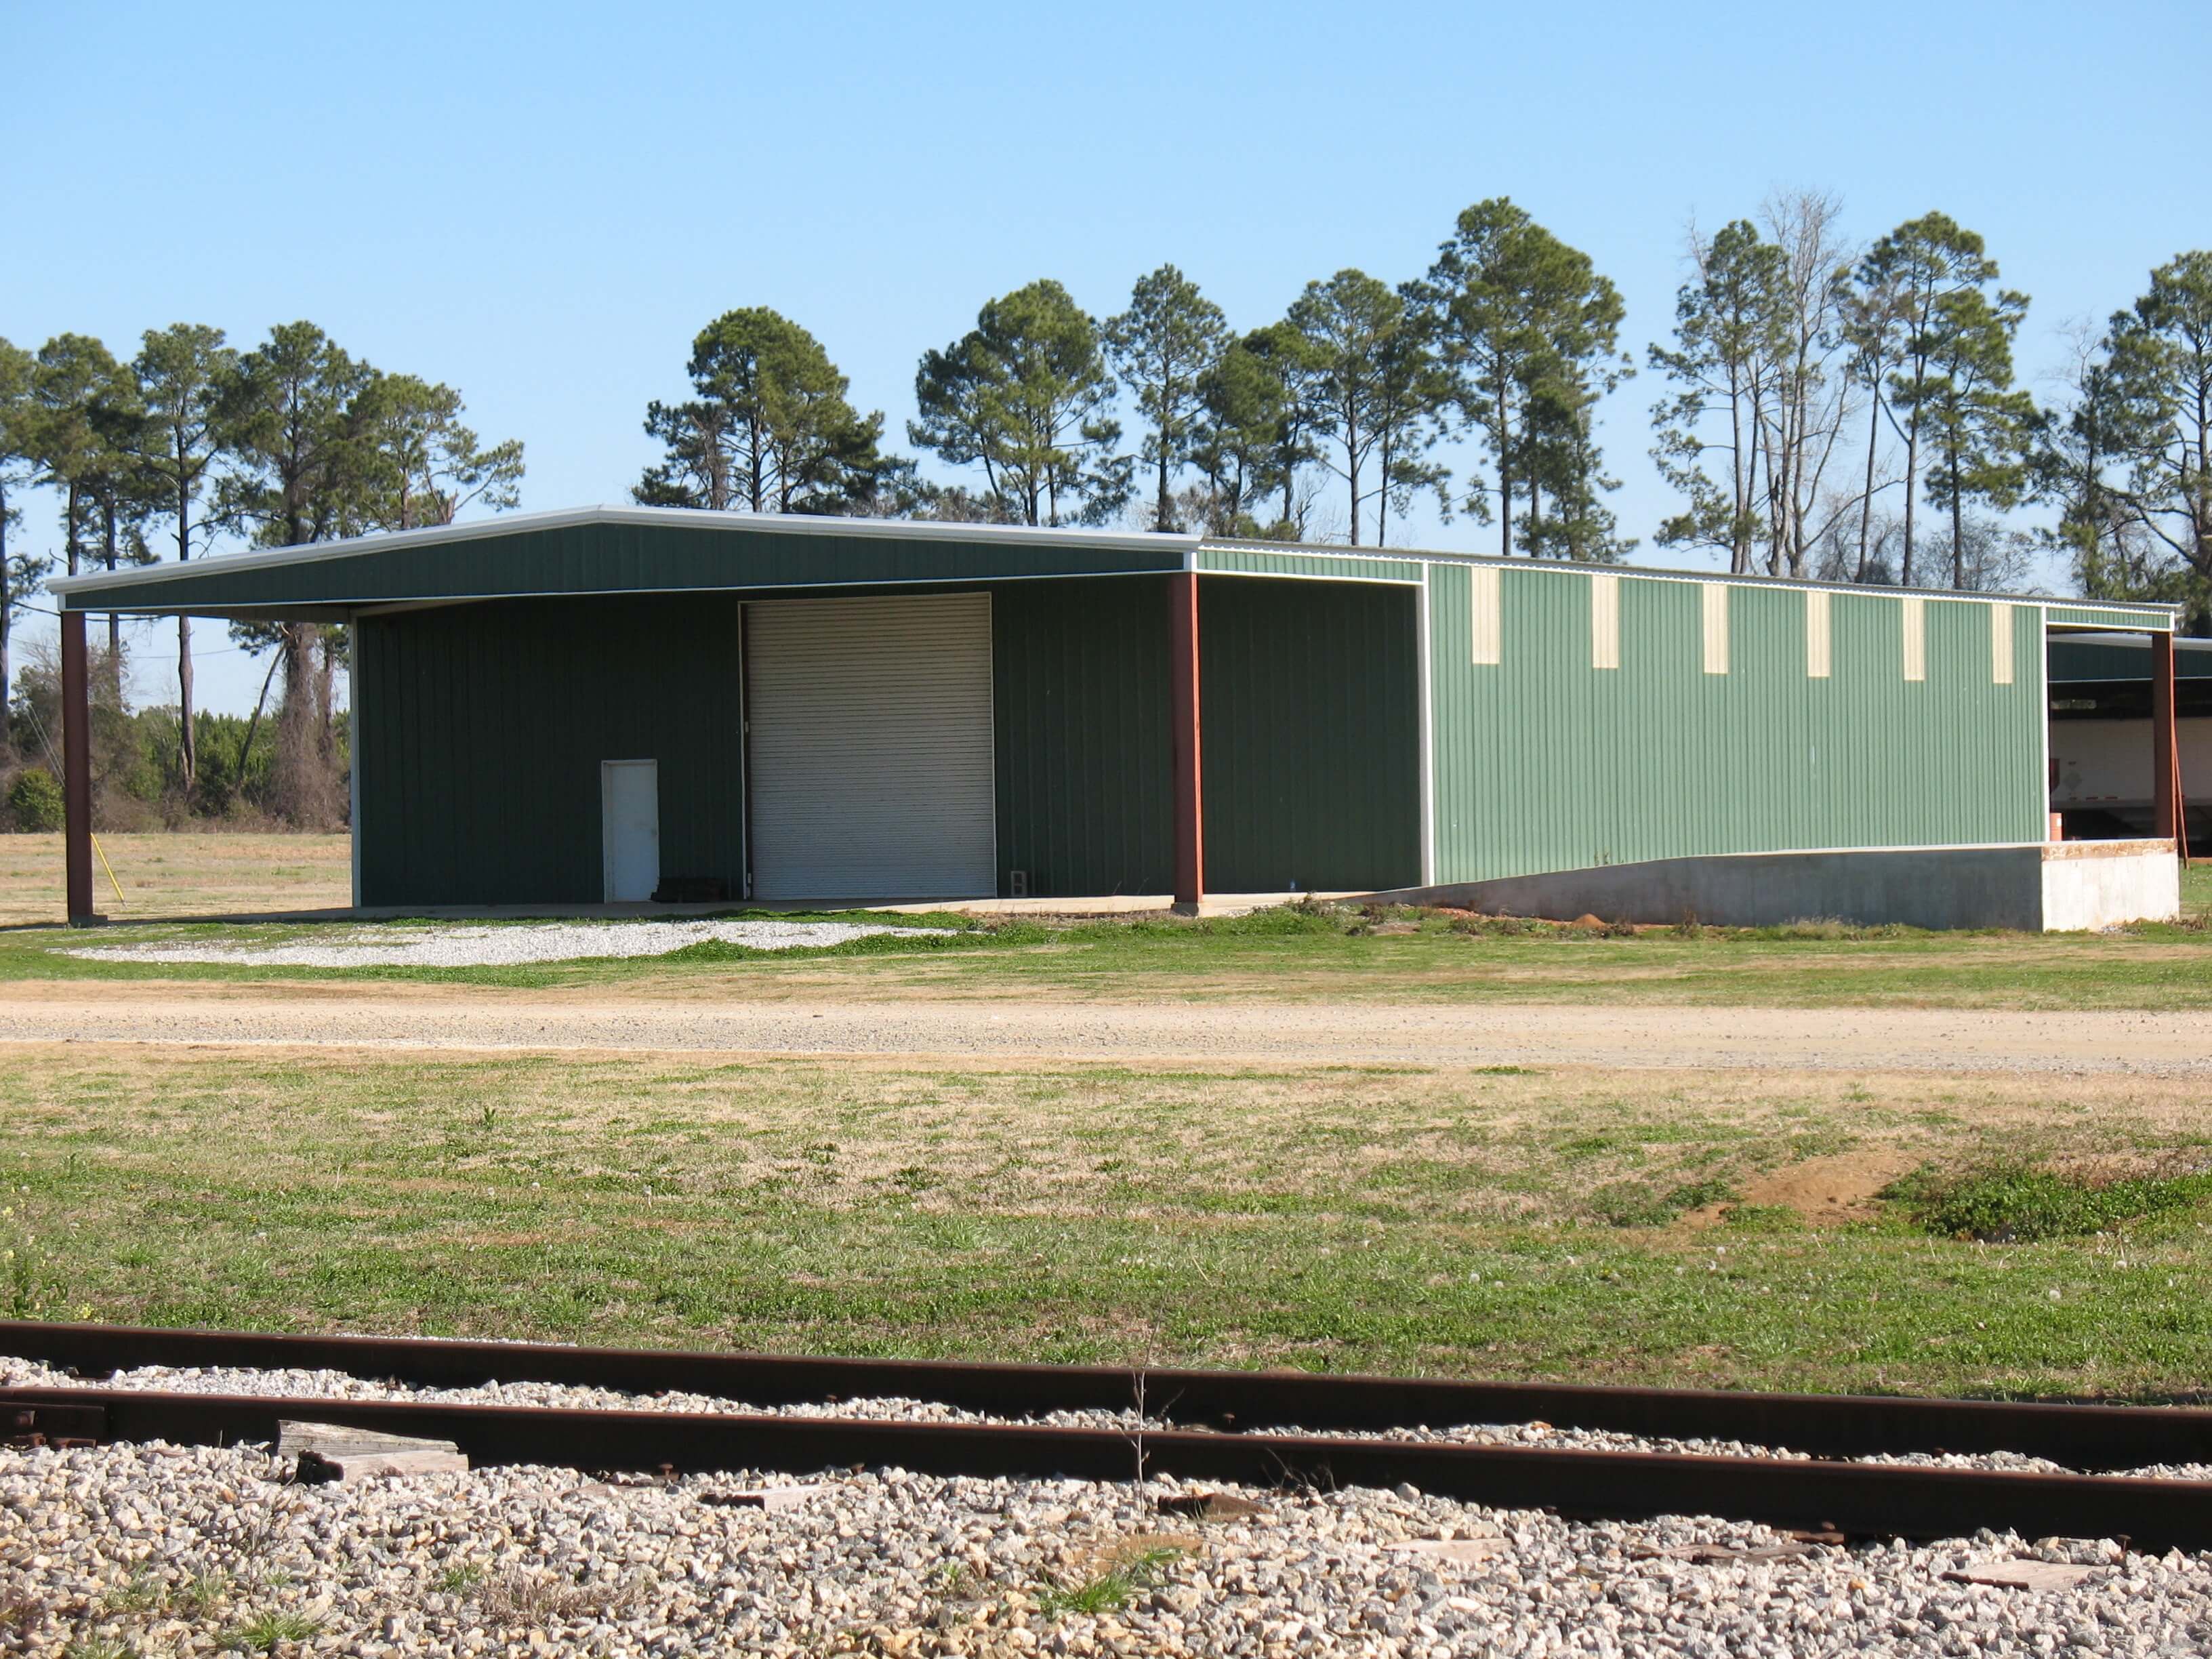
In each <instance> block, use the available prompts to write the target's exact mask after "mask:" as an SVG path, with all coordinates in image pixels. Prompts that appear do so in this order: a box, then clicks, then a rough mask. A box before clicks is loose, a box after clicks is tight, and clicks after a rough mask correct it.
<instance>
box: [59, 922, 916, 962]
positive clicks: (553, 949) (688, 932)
mask: <svg viewBox="0 0 2212 1659" xmlns="http://www.w3.org/2000/svg"><path fill="white" fill-rule="evenodd" d="M950 932H951V929H950V928H945V927H888V926H885V925H884V924H883V923H881V922H859V921H612V922H599V923H568V922H555V923H551V924H549V925H546V926H543V927H538V926H526V925H521V924H516V925H513V926H509V927H406V928H398V927H379V928H354V927H348V928H346V929H344V930H343V942H342V943H341V942H333V943H331V944H326V945H301V944H286V945H251V944H221V943H215V942H210V943H206V944H199V945H162V944H144V945H95V946H93V947H92V948H90V949H88V950H81V951H64V953H63V954H64V955H66V956H72V957H87V958H88V959H90V960H92V961H94V962H169V963H190V962H228V963H240V964H243V965H245V966H247V967H254V968H501V967H510V966H513V965H515V964H517V963H529V962H574V961H578V960H580V959H582V958H586V957H665V956H666V955H667V954H668V953H669V952H670V951H680V950H682V949H683V948H684V946H685V945H698V944H701V943H703V942H705V941H707V940H709V939H714V940H719V941H720V942H721V943H723V944H725V945H744V946H746V947H747V948H748V949H750V950H755V951H795V950H801V949H821V948H823V947H825V946H828V945H846V944H849V943H851V942H852V941H853V940H854V939H871V938H873V937H874V936H876V935H877V934H878V933H915V934H935V935H939V936H942V935H943V934H945V933H950Z"/></svg>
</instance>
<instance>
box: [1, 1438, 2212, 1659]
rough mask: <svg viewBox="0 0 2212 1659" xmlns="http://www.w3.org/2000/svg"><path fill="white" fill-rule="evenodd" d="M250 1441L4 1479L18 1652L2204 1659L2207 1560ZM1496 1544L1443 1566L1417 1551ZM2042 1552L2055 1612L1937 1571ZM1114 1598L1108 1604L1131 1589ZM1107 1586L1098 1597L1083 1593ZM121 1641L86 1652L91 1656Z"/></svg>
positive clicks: (40, 1454)
mask: <svg viewBox="0 0 2212 1659" xmlns="http://www.w3.org/2000/svg"><path fill="white" fill-rule="evenodd" d="M286 1474H287V1471H286V1470H285V1468H284V1467H283V1465H282V1464H281V1463H280V1462H277V1461H276V1460H275V1459H273V1458H271V1457H270V1456H269V1455H267V1453H266V1452H265V1451H264V1450H263V1449H255V1448H240V1447H232V1448H228V1449H219V1450H218V1449H210V1448H202V1447H168V1446H162V1445H159V1444H150V1445H144V1446H112V1447H105V1448H100V1449H76V1450H68V1451H55V1450H51V1449H39V1450H30V1451H21V1450H6V1451H0V1618H4V1619H5V1620H8V1621H9V1622H8V1624H7V1625H5V1626H0V1651H5V1650H10V1649H12V1650H14V1651H17V1652H21V1653H25V1654H32V1655H39V1656H43V1659H58V1656H61V1655H64V1654H65V1653H67V1652H69V1651H70V1648H71V1644H76V1651H77V1652H79V1653H83V1652H88V1651H117V1650H123V1651H136V1652H138V1653H141V1654H144V1655H148V1656H152V1655H157V1654H158V1655H199V1654H210V1653H214V1652H216V1651H219V1650H222V1649H223V1647H224V1646H225V1645H226V1644H239V1643H240V1641H241V1640H242V1639H243V1638H245V1637H246V1634H247V1633H249V1632H253V1631H255V1630H257V1629H258V1630H260V1631H262V1632H269V1631H270V1630H274V1629H278V1628H282V1629H284V1630H288V1631H289V1632H295V1635H297V1636H298V1637H299V1638H300V1639H299V1644H298V1645H297V1646H296V1647H293V1648H284V1647H283V1646H282V1645H281V1644H280V1646H279V1649H278V1650H283V1651H300V1652H314V1653H321V1654H340V1655H349V1656H362V1659H369V1656H374V1659H392V1656H399V1655H416V1654H426V1655H437V1656H444V1655H485V1654H506V1653H532V1652H537V1653H562V1654H569V1653H575V1654H604V1655H608V1656H633V1655H635V1656H643V1655H678V1654H684V1655H690V1654H702V1655H703V1654H737V1653H747V1654H768V1655H775V1656H798V1655H802V1654H805V1655H812V1654H824V1653H872V1654H890V1655H900V1656H922V1655H975V1656H982V1655H1033V1654H1071V1655H1093V1654H1114V1655H1125V1654H1163V1655H1178V1656H1180V1655H1237V1656H1244V1655H1252V1656H1277V1655H1281V1656H1290V1655H1303V1654H1309V1653H1341V1654H1359V1655H1374V1656H1401V1655H1402V1656H1419V1659H1444V1656H1458V1655H1480V1654H1491V1655H1498V1656H1515V1659H1519V1656H1531V1659H1534V1656H1540V1655H1541V1656H1550V1655H1558V1654H1590V1655H1622V1656H1628V1655H1637V1656H1641V1655H1662V1654H1663V1655H1681V1654H1687V1655H1716V1656H1738V1655H1741V1656H1746V1659H1750V1656H1774V1655H1790V1656H1797V1655H1804V1656H1826V1655H1838V1656H1842V1655H1850V1656H1858V1655H1865V1654H1904V1655H1930V1656H1939V1655H1940V1656H1948V1655H1963V1654H1992V1655H2009V1654H2021V1655H2029V1654H2038V1655H2040V1654H2056V1653H2066V1654H2081V1655H2089V1654H2099V1655H2102V1654H2115V1655H2118V1654H2126V1655H2157V1656H2166V1655H2177V1656H2178V1655H2182V1654H2201V1653H2202V1652H2203V1651H2205V1650H2206V1648H2207V1645H2208V1644H2212V1559H2208V1558H2206V1557H2204V1556H2184V1555H2181V1554H2179V1553H2174V1554H2169V1555H2167V1556H2165V1557H2162V1558H2147V1557H2142V1556H2130V1555H2127V1554H2125V1553H2124V1552H2123V1551H2122V1550H2120V1548H2119V1547H2118V1546H2116V1545H2113V1544H2110V1543H2107V1542H2104V1541H2045V1542H2044V1543H2043V1544H2041V1545H2032V1544H2028V1543H2027V1542H2024V1541H2021V1540H2020V1539H2017V1538H2014V1537H2010V1536H1999V1535H1995V1534H1983V1535H1980V1536H1978V1537H1977V1538H1975V1539H1973V1540H1972V1541H1954V1542H1951V1543H1947V1544H1942V1545H1938V1546H1934V1547H1906V1546H1903V1545H1885V1546H1875V1547H1859V1548H1852V1549H1844V1548H1840V1547H1814V1548H1813V1549H1812V1550H1810V1551H1808V1552H1807V1553H1803V1554H1800V1555H1795V1556H1784V1557H1782V1558H1781V1559H1765V1560H1760V1559H1735V1560H1723V1561H1720V1562H1717V1563H1699V1562H1694V1561H1689V1560H1685V1559H1681V1553H1683V1552H1686V1551H1687V1550H1688V1549H1689V1548H1690V1547H1692V1546H1696V1545H1719V1546H1723V1547H1729V1548H1736V1549H1758V1548H1761V1547H1771V1546H1773V1545H1775V1544H1777V1543H1778V1542H1780V1540H1778V1538H1777V1537H1776V1536H1775V1535H1774V1534H1771V1533H1769V1532H1767V1531H1765V1529H1764V1528H1757V1527H1747V1526H1739V1525H1732V1524H1729V1523H1727V1522H1716V1521H1710V1520H1694V1519H1668V1520H1662V1521H1658V1522H1640V1523H1634V1524H1628V1523H1611V1524H1602V1525H1580V1524H1575V1523H1571V1522H1563V1521H1560V1520H1559V1519H1557V1518H1556V1517H1553V1516H1546V1515H1541V1514H1534V1513H1528V1512H1522V1511H1501V1510H1483V1509H1479V1508H1475V1507H1472V1506H1468V1505H1465V1504H1456V1503H1452V1502H1449V1501H1447V1500H1443V1499H1439V1498H1431V1497H1428V1496H1426V1495H1425V1494H1423V1493H1421V1492H1418V1491H1416V1490H1415V1489H1414V1488H1413V1487H1410V1486H1402V1487H1400V1488H1399V1489H1398V1490H1397V1491H1395V1492H1377V1491H1374V1490H1370V1489H1358V1488H1347V1489H1345V1490H1342V1491H1338V1492H1297V1493H1290V1494H1285V1493H1278V1492H1249V1493H1246V1494H1243V1495H1245V1496H1247V1497H1249V1498H1252V1499H1253V1500H1254V1501H1255V1502H1256V1504H1258V1505H1259V1507H1260V1510H1261V1513H1259V1514H1257V1515H1255V1516H1249V1517H1246V1518H1239V1519H1236V1520H1232V1521H1226V1522H1211V1523H1209V1522H1190V1521H1188V1520H1183V1519H1181V1518H1170V1517H1164V1516H1162V1515H1160V1514H1159V1513H1158V1510H1156V1509H1155V1508H1154V1507H1153V1504H1154V1503H1155V1502H1156V1501H1157V1500H1158V1499H1159V1498H1165V1497H1171V1496H1174V1495H1176V1494H1177V1493H1179V1492H1182V1491H1183V1490H1184V1489H1183V1488H1182V1487H1180V1486H1178V1485H1177V1484H1176V1482H1173V1481H1167V1480H1163V1481H1155V1482H1152V1483H1151V1484H1150V1485H1149V1486H1148V1487H1147V1488H1146V1490H1145V1491H1143V1492H1140V1491H1139V1488H1137V1487H1136V1486H1134V1485H1133V1484H1129V1485H1121V1486H1107V1485H1094V1484H1086V1483H1081V1482H1074V1481H1049V1480H1048V1481H1022V1480H964V1479H939V1478H937V1477H933V1476H925V1475H918V1474H908V1473H906V1472H903V1471H900V1470H896V1469H894V1470H886V1471H884V1472H881V1473H878V1474H842V1473H841V1474H823V1475H820V1476H817V1477H814V1478H812V1479H811V1480H806V1481H805V1482H804V1483H803V1484H804V1488H805V1491H804V1495H803V1497H802V1498H801V1499H800V1500H799V1502H797V1503H796V1504H792V1505H791V1506H789V1507H787V1508H780V1509H775V1510H762V1509H758V1508H749V1507H742V1506H739V1505H738V1504H733V1503H732V1502H730V1501H729V1499H730V1498H732V1496H733V1494H734V1493H735V1492H737V1491H738V1489H740V1488H742V1487H744V1486H750V1485H753V1484H756V1483H757V1482H758V1481H759V1480H763V1479H773V1480H787V1477H763V1476H760V1475H757V1474H746V1473H744V1472H733V1473H732V1474H727V1475H708V1476H697V1477H686V1478H683V1479H679V1480H671V1481H667V1482H662V1481H659V1480H638V1479H635V1478H628V1477H625V1478H622V1479H619V1480H600V1479H593V1478H592V1476H590V1475H588V1474H578V1473H575V1472H574V1471H570V1470H565V1469H546V1468H492V1469H484V1470H479V1471H475V1472H472V1473H470V1474H431V1475H420V1476H415V1477H407V1478H398V1477H395V1478H390V1479H383V1480H368V1481H365V1482H363V1483H362V1484H361V1485H358V1486H298V1485H295V1484H292V1483H290V1482H289V1481H288V1480H286V1479H285V1478H284V1477H285V1475H286ZM1467 1540H1481V1541H1483V1542H1482V1543H1481V1544H1480V1545H1479V1546H1475V1547H1471V1548H1468V1549H1466V1550H1464V1551H1462V1552H1461V1554H1462V1556H1465V1557H1472V1558H1473V1559H1450V1558H1449V1556H1447V1555H1441V1554H1439V1553H1436V1552H1433V1551H1431V1552H1418V1551H1413V1550H1408V1549H1407V1548H1406V1547H1405V1546H1407V1545H1408V1544H1411V1543H1416V1542H1419V1541H1467ZM2021 1559H2043V1560H2050V1561H2067V1562H2074V1563H2077V1564H2080V1565H2082V1566H2084V1567H2086V1568H2087V1569H2089V1571H2087V1572H2085V1573H2083V1574H2082V1575H2081V1577H2080V1580H2079V1582H2077V1583H2073V1584H2071V1585H2070V1586H2069V1587H2067V1588H2065V1589H2057V1590H2033V1589H1999V1588H1994V1587H1990V1586H1986V1585H1978V1584H1972V1583H1958V1582H1954V1581H1952V1580H1948V1579H1947V1578H1945V1577H1944V1576H1943V1575H1945V1574H1946V1573H1948V1572H1959V1571H1968V1570H1972V1569H1975V1568H1982V1567H1987V1566H1990V1565H1996V1564H1998V1563H2002V1562H2006V1561H2017V1560H2021ZM1116 1571H1118V1572H1119V1573H1120V1575H1121V1576H1120V1577H1119V1578H1118V1580H1117V1579H1115V1578H1114V1577H1112V1575H1114V1574H1115V1572H1116ZM1102 1581H1105V1583H1106V1588H1105V1589H1103V1590H1102V1589H1099V1586H1100V1584H1101V1583H1102ZM102 1643H105V1644H109V1645H108V1646H106V1647H105V1648H102V1647H100V1646H98V1645H96V1644H102Z"/></svg>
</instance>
